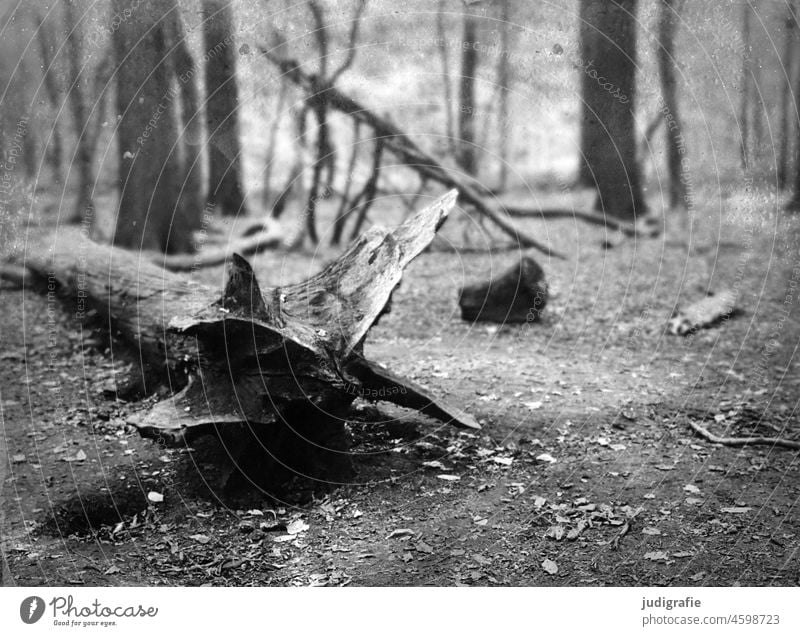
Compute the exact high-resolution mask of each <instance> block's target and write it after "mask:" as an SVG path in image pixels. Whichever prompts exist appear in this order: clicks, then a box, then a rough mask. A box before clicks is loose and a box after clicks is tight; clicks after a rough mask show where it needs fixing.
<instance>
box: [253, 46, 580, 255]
mask: <svg viewBox="0 0 800 636" xmlns="http://www.w3.org/2000/svg"><path fill="white" fill-rule="evenodd" d="M260 50H261V53H262V55H264V56H265V57H266V58H267V59H268V60H270V61H271V62H272V63H273V64H275V65H277V66H278V68H280V70H281V71H282V72H283V74H284V75H283V76H284V77H286V78H288V79H290V80H291V81H292V82H294V83H295V84H297V85H298V86H300V87H301V88H302V89H303V90H305V91H306V92H307V93H308V94H310V95H313V97H314V99H315V100H319V101H323V102H325V104H326V105H327V106H328V107H329V108H333V109H335V110H338V111H339V112H342V113H344V114H346V115H349V116H350V117H352V118H353V119H355V120H357V121H360V122H362V123H363V124H365V125H367V126H369V127H370V128H372V129H373V131H374V132H375V137H376V138H381V139H382V141H383V144H384V145H385V147H386V150H388V151H389V152H391V153H393V154H394V155H396V156H397V157H398V158H399V159H401V160H402V162H403V163H404V164H405V165H406V166H407V167H408V168H410V169H412V170H415V171H416V172H417V173H418V174H419V175H420V176H421V177H423V178H426V179H429V180H430V181H435V182H437V183H440V184H442V185H443V186H444V187H446V188H454V189H456V190H458V192H459V196H460V197H461V200H462V201H463V202H464V203H467V204H469V205H470V206H472V207H473V208H474V209H475V211H476V212H477V213H478V214H480V215H482V216H485V217H486V218H488V219H489V220H491V221H492V222H493V223H494V224H495V225H496V226H497V227H498V228H499V229H500V230H502V231H503V232H504V233H505V234H506V235H507V236H509V237H511V238H512V239H514V241H515V243H516V245H518V246H520V247H523V248H524V247H531V248H534V249H536V250H539V251H540V252H542V253H543V254H546V255H547V256H552V257H554V258H560V259H564V258H565V257H564V256H563V254H561V253H559V252H557V251H555V250H553V249H551V248H549V247H548V246H546V245H543V244H542V243H540V242H539V241H537V240H536V239H534V238H533V237H531V236H528V235H527V234H525V233H524V232H521V231H520V230H519V229H518V228H517V227H515V226H514V225H513V223H511V222H510V221H509V220H508V219H507V218H506V215H505V214H504V213H503V212H501V211H498V210H497V209H496V208H493V207H492V206H490V205H489V204H487V203H486V201H485V200H484V196H485V195H486V191H485V190H484V189H483V188H481V187H480V186H476V185H473V184H472V183H471V182H469V181H467V180H466V179H463V178H461V177H460V176H459V175H458V173H457V172H456V171H454V170H448V169H446V168H445V167H444V166H443V165H442V164H441V163H439V162H438V161H437V160H436V159H435V158H434V157H433V156H432V155H430V154H429V153H427V152H425V151H424V150H422V149H421V148H420V147H419V146H418V145H417V144H416V143H415V142H414V141H413V140H412V139H411V137H410V136H409V135H407V134H406V133H404V132H403V131H402V130H401V129H400V128H398V127H397V126H396V125H394V124H393V123H391V122H390V121H388V120H386V119H384V118H382V117H379V116H378V115H376V114H375V113H373V112H372V111H371V110H370V109H368V108H366V107H365V106H364V105H363V104H360V103H359V102H357V101H356V100H354V99H353V98H351V97H350V96H348V95H346V94H345V93H343V92H341V91H340V90H338V89H337V88H335V87H334V86H333V85H332V84H331V83H328V82H325V81H323V80H321V79H320V78H319V77H318V76H317V75H313V74H309V73H306V72H305V71H303V69H302V68H301V65H300V64H299V63H298V62H297V61H296V60H291V59H282V58H280V57H277V56H275V55H274V54H272V53H271V52H270V51H268V50H267V49H265V48H263V47H262V48H261V49H260Z"/></svg>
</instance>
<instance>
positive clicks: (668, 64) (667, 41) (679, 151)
mask: <svg viewBox="0 0 800 636" xmlns="http://www.w3.org/2000/svg"><path fill="white" fill-rule="evenodd" d="M680 4H681V0H661V4H660V7H659V10H660V11H659V21H658V41H659V44H660V46H658V47H657V48H656V53H657V57H658V71H659V77H660V79H661V96H662V99H663V107H662V111H664V112H663V115H664V118H665V124H666V125H665V126H664V130H665V132H666V142H667V143H666V147H667V174H668V175H669V207H670V208H672V209H676V208H686V206H687V202H686V186H685V185H684V183H683V181H682V179H681V157H682V155H684V154H686V147H685V140H684V138H683V125H682V123H681V118H680V114H679V112H678V98H677V95H676V88H677V81H676V78H675V64H676V63H675V34H676V31H677V27H678V18H679V10H680Z"/></svg>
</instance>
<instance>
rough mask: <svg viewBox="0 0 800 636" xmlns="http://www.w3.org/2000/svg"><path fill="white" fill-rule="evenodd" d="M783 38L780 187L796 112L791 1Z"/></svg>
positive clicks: (783, 184) (786, 169) (794, 21)
mask: <svg viewBox="0 0 800 636" xmlns="http://www.w3.org/2000/svg"><path fill="white" fill-rule="evenodd" d="M783 38H784V39H783V53H782V55H781V67H782V70H783V74H784V78H783V81H782V82H781V98H780V117H781V121H780V131H779V138H778V143H779V147H778V187H780V188H781V189H784V188H785V187H786V186H787V181H788V175H789V170H790V169H791V159H790V150H789V149H790V138H791V136H792V129H793V122H794V119H795V117H796V113H794V112H793V110H794V102H793V101H792V73H793V70H794V65H793V62H792V60H793V59H794V57H795V56H796V54H797V53H796V51H797V40H796V38H797V14H796V13H795V7H794V5H793V4H791V3H789V4H787V5H786V18H785V21H784V35H783Z"/></svg>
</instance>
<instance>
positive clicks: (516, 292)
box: [458, 256, 548, 324]
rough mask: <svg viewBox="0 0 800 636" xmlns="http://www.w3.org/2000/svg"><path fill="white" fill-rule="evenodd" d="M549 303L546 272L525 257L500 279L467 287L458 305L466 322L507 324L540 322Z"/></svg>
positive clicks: (460, 296) (461, 294)
mask: <svg viewBox="0 0 800 636" xmlns="http://www.w3.org/2000/svg"><path fill="white" fill-rule="evenodd" d="M547 299H548V289H547V282H546V281H545V279H544V272H543V271H542V268H541V267H539V264H538V263H537V262H536V261H534V260H533V259H532V258H530V257H528V256H525V257H523V258H522V259H520V261H519V263H517V264H516V265H514V266H513V267H512V268H510V269H509V270H507V271H506V272H504V273H503V274H501V275H500V276H498V277H497V278H493V279H491V280H490V281H488V282H482V283H476V284H474V285H466V286H464V287H463V288H462V289H461V292H460V295H459V300H458V304H459V305H460V307H461V318H462V320H467V321H470V322H479V321H481V322H497V323H501V324H503V323H520V322H533V321H537V320H539V318H540V317H541V314H542V311H544V308H545V307H546V306H547Z"/></svg>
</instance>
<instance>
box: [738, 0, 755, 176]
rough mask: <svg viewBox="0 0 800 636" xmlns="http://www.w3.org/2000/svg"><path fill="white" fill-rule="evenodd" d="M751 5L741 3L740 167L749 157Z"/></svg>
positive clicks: (744, 164)
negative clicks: (742, 45)
mask: <svg viewBox="0 0 800 636" xmlns="http://www.w3.org/2000/svg"><path fill="white" fill-rule="evenodd" d="M751 13H752V7H751V6H750V2H749V1H747V2H743V3H742V42H743V43H744V53H743V55H742V77H741V86H740V88H739V135H740V140H741V145H740V151H739V155H740V158H741V162H742V168H743V169H746V168H747V167H748V161H749V158H750V126H749V120H750V117H749V109H750V94H751V93H752V75H753V73H752V68H751V46H750V17H751Z"/></svg>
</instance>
